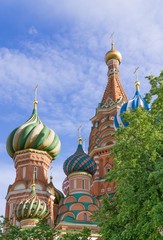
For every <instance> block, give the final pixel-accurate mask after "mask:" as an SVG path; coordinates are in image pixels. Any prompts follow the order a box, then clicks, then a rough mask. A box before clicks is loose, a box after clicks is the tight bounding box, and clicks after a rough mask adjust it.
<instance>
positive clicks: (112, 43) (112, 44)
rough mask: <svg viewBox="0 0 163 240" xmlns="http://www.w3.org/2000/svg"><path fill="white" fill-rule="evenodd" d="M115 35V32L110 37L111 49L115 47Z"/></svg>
mask: <svg viewBox="0 0 163 240" xmlns="http://www.w3.org/2000/svg"><path fill="white" fill-rule="evenodd" d="M113 36H114V32H113V33H112V34H111V35H110V39H111V49H112V50H113V49H114V42H113Z"/></svg>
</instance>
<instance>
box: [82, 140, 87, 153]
mask: <svg viewBox="0 0 163 240" xmlns="http://www.w3.org/2000/svg"><path fill="white" fill-rule="evenodd" d="M85 140H86V138H84V139H83V142H82V143H83V151H84V152H85Z"/></svg>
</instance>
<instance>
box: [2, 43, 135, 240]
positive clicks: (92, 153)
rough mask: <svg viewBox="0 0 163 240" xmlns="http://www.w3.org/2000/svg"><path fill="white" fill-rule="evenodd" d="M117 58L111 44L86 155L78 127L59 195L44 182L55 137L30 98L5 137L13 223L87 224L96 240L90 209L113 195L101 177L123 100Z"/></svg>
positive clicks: (107, 164)
mask: <svg viewBox="0 0 163 240" xmlns="http://www.w3.org/2000/svg"><path fill="white" fill-rule="evenodd" d="M121 58H122V57H121V54H120V52H119V51H117V50H115V49H114V45H113V43H112V46H111V50H110V51H108V52H107V53H106V55H105V62H106V64H107V66H108V81H107V85H106V89H105V92H104V94H103V98H102V101H101V102H100V103H99V104H98V107H97V109H96V113H95V116H94V117H92V119H91V122H92V128H91V132H90V137H89V149H88V154H86V153H85V152H84V150H83V147H82V143H81V141H82V139H81V135H80V131H79V139H78V146H77V150H76V152H75V153H74V154H73V155H72V156H70V157H69V158H67V159H66V160H65V162H64V166H63V169H64V172H65V174H66V175H67V177H66V179H65V180H64V182H63V192H64V194H65V195H63V193H62V192H61V191H60V190H58V189H56V188H55V186H54V185H53V182H52V176H50V182H49V181H48V174H47V172H48V169H49V167H50V163H51V162H52V161H53V160H54V159H56V158H57V156H58V154H59V151H60V140H59V137H58V136H57V134H56V133H55V132H54V131H53V130H52V129H49V128H48V127H47V126H45V125H44V124H43V123H42V122H41V120H40V119H39V117H38V114H37V100H36V96H35V100H34V109H33V113H32V115H31V117H30V118H29V120H28V121H27V122H26V123H24V124H23V125H21V126H20V127H18V128H16V129H15V130H13V131H12V132H11V134H10V135H9V137H8V139H7V151H8V154H9V155H10V156H11V157H12V158H13V160H14V164H15V169H16V178H15V182H14V183H13V184H12V185H10V186H9V187H8V191H7V196H6V214H5V217H7V218H10V217H13V224H14V225H19V226H21V227H34V226H35V225H36V223H37V222H38V221H39V219H40V218H42V217H43V218H46V219H47V221H48V222H49V224H50V225H51V227H55V228H56V229H59V230H63V231H66V230H77V231H78V230H81V229H82V228H83V227H88V228H90V229H91V230H92V233H93V234H94V235H93V236H95V237H97V238H98V234H97V232H98V230H99V226H98V225H99V224H98V223H96V222H94V220H93V219H92V218H91V216H92V215H93V212H94V211H100V205H101V197H102V196H103V195H106V196H108V197H112V196H113V195H114V193H115V190H114V187H115V182H110V183H109V182H107V183H106V182H105V180H104V175H105V174H106V173H107V172H108V171H110V169H111V168H112V167H113V164H114V163H113V157H111V156H110V152H111V148H112V147H113V146H114V144H115V142H116V140H115V137H114V136H113V133H114V131H115V130H114V129H115V128H114V125H116V123H117V122H116V123H115V122H114V121H115V115H116V113H117V112H119V111H121V110H124V109H123V106H124V105H125V104H127V102H128V99H127V96H126V94H125V92H124V90H123V87H122V85H121V82H120V79H119V64H120V63H121ZM138 105H139V104H138ZM122 112H123V111H121V112H120V113H122ZM119 118H120V117H118V120H119ZM118 120H116V121H118ZM121 123H122V121H121Z"/></svg>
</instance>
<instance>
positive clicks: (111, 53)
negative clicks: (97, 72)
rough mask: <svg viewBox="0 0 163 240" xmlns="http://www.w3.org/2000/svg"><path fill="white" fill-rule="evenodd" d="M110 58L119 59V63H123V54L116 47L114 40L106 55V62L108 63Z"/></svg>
mask: <svg viewBox="0 0 163 240" xmlns="http://www.w3.org/2000/svg"><path fill="white" fill-rule="evenodd" d="M110 59H117V60H118V61H119V63H121V60H122V55H121V53H120V52H119V51H117V50H115V49H114V43H113V42H112V49H111V50H110V51H109V52H107V53H106V55H105V62H106V64H107V62H108V60H110Z"/></svg>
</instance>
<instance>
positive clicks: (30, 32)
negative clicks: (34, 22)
mask: <svg viewBox="0 0 163 240" xmlns="http://www.w3.org/2000/svg"><path fill="white" fill-rule="evenodd" d="M28 33H29V34H31V35H37V34H38V31H37V29H36V28H35V27H34V26H31V27H30V28H29V30H28Z"/></svg>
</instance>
